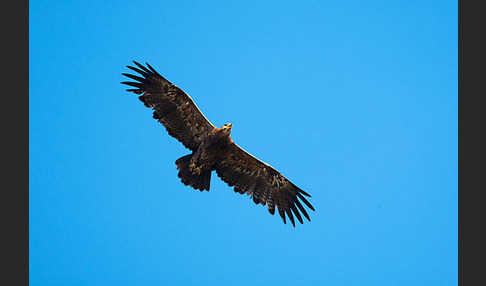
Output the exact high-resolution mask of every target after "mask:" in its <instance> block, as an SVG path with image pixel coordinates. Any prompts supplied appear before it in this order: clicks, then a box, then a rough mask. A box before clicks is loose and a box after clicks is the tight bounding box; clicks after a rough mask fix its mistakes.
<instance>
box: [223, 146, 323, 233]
mask: <svg viewBox="0 0 486 286" xmlns="http://www.w3.org/2000/svg"><path fill="white" fill-rule="evenodd" d="M221 156H222V159H221V160H220V161H219V162H218V163H217V164H216V167H215V169H216V173H217V175H218V176H219V177H220V178H221V179H222V180H223V181H224V182H226V183H227V184H228V185H229V186H235V192H238V193H242V192H245V191H246V192H249V193H250V194H251V195H252V199H253V201H254V202H255V203H256V204H262V205H265V204H267V205H268V211H269V212H270V213H271V214H274V213H275V207H277V209H278V213H279V215H280V217H281V218H282V220H283V222H284V223H286V215H287V217H288V218H289V220H290V222H291V223H292V225H294V226H295V219H294V215H295V216H296V217H297V219H298V220H299V222H300V223H303V220H302V217H301V215H300V213H299V210H300V212H302V214H303V215H304V216H305V217H306V218H307V219H308V220H309V221H310V218H309V215H308V213H307V211H306V210H305V209H304V207H303V206H302V204H301V203H300V202H299V199H300V200H301V201H302V202H304V204H305V205H306V206H307V207H309V208H310V209H311V210H315V209H314V207H313V206H312V205H311V204H310V203H309V201H308V200H307V199H306V198H305V197H304V196H303V195H306V196H309V197H310V195H309V194H307V193H305V192H304V191H302V190H301V189H299V188H298V187H296V186H295V185H294V184H293V183H292V182H290V181H289V180H288V179H287V178H285V177H284V176H283V175H282V174H281V173H279V172H278V171H276V170H275V169H274V168H272V167H271V166H270V165H268V164H266V163H264V162H262V161H260V160H258V159H257V158H255V157H253V156H252V155H250V154H249V153H247V152H246V151H245V150H243V149H242V148H241V147H239V146H238V145H236V144H234V143H231V144H230V146H229V147H228V148H227V149H225V150H224V152H223V154H222V155H221ZM302 194H303V195H302ZM296 206H297V207H296Z"/></svg>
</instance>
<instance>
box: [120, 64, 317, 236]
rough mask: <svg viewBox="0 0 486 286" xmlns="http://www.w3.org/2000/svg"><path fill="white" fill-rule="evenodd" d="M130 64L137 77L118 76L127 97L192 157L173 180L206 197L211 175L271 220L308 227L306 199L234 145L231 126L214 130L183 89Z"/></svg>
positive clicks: (180, 162)
mask: <svg viewBox="0 0 486 286" xmlns="http://www.w3.org/2000/svg"><path fill="white" fill-rule="evenodd" d="M133 63H134V64H135V66H136V67H134V66H127V68H129V69H130V70H132V71H134V72H136V73H137V74H138V75H134V74H129V73H122V75H123V76H126V77H128V78H130V79H132V80H134V81H123V82H121V83H122V84H125V85H128V86H130V88H129V89H127V91H128V92H132V93H135V94H137V95H139V97H138V98H139V99H140V101H142V102H143V104H144V105H145V106H146V107H148V108H151V109H153V118H154V119H156V120H157V121H158V122H160V123H161V124H162V125H163V126H164V127H165V129H166V130H167V132H168V133H169V135H170V136H172V137H174V138H176V139H177V140H178V141H180V142H181V143H182V144H183V145H184V146H185V147H186V148H187V149H189V150H190V151H191V154H188V155H185V156H183V157H181V158H179V159H177V160H176V161H175V164H176V166H177V170H178V177H179V178H180V180H181V181H182V183H183V184H184V185H189V186H191V187H192V188H194V189H196V190H200V191H204V190H206V191H209V188H210V181H211V173H212V171H215V172H216V174H217V176H218V177H220V178H221V179H222V180H223V181H224V182H225V183H227V184H228V185H229V186H230V187H234V191H235V192H236V193H239V194H247V195H249V196H250V197H251V199H252V200H253V202H255V204H257V205H258V204H261V205H263V206H265V205H267V206H268V211H269V212H270V214H272V215H273V214H275V208H277V209H278V213H279V215H280V217H281V218H282V220H283V223H284V224H286V216H287V217H288V218H289V220H290V221H291V222H292V225H293V226H294V227H295V220H294V216H295V217H296V218H297V220H298V221H299V222H300V223H301V224H303V220H302V216H301V213H302V214H303V215H304V217H305V218H306V219H307V220H308V221H310V218H309V214H308V213H307V211H306V209H305V208H304V206H303V205H302V203H304V204H305V205H306V206H307V207H308V208H309V209H311V210H313V211H314V210H315V209H314V207H313V206H312V205H311V203H309V201H308V200H307V199H306V198H305V197H311V195H309V194H308V193H306V192H304V191H303V190H301V189H300V188H299V187H297V186H296V185H294V184H293V183H292V182H291V181H289V180H288V179H287V178H286V177H285V176H283V175H282V174H281V173H280V172H278V171H277V170H275V169H274V168H273V167H272V166H270V165H269V164H267V163H265V162H263V161H261V160H259V159H257V158H255V157H254V156H253V155H251V154H250V153H248V152H246V151H245V150H244V149H243V148H241V147H240V146H238V145H237V144H236V143H235V142H233V140H232V139H231V136H230V135H231V128H232V124H231V123H227V124H224V125H223V126H222V127H216V126H214V125H213V124H211V122H209V120H208V119H207V118H206V117H205V116H204V114H203V113H202V112H201V111H200V110H199V108H198V107H197V106H196V104H195V103H194V101H193V100H192V98H191V97H190V96H189V95H188V94H187V93H185V92H184V91H183V90H182V89H180V88H179V87H177V86H176V85H174V84H173V83H171V82H170V81H168V80H167V79H165V78H164V77H163V76H161V75H160V74H159V73H158V72H157V71H156V70H155V69H154V68H153V67H152V66H150V65H149V64H148V63H145V65H146V66H143V65H142V64H140V63H138V62H136V61H133ZM301 202H302V203H301Z"/></svg>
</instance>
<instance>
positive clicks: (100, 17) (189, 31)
mask: <svg viewBox="0 0 486 286" xmlns="http://www.w3.org/2000/svg"><path fill="white" fill-rule="evenodd" d="M263 2H264V3H263ZM29 9H30V12H29V13H30V27H29V36H30V53H29V54H30V63H29V66H30V78H29V80H30V82H29V89H30V104H29V123H30V129H29V135H30V145H29V151H30V167H29V171H30V180H29V184H30V218H29V219H30V226H29V227H30V242H29V245H30V261H29V263H30V283H31V285H33V286H37V285H139V284H149V285H253V286H256V285H407V286H408V285H456V284H457V3H456V1H301V2H299V3H298V4H297V2H295V1H237V2H236V1H235V2H232V1H136V2H133V1H107V2H100V1H40V0H37V1H31V2H30V8H29ZM131 60H138V61H141V62H145V61H148V62H149V63H150V64H151V65H152V66H154V67H155V68H156V69H157V70H158V71H159V72H160V73H161V74H163V75H164V76H165V77H167V78H168V79H169V80H171V81H172V82H173V83H175V84H176V85H178V86H180V87H181V88H183V89H184V90H185V91H186V92H188V93H189V94H190V95H191V96H192V97H193V98H194V100H195V101H196V103H197V104H198V106H199V107H200V108H201V110H202V111H203V112H204V114H205V115H206V116H207V117H208V118H209V120H211V121H212V122H213V123H214V124H215V125H218V126H220V125H222V124H224V123H227V122H232V123H233V132H232V137H233V139H234V140H235V141H236V142H237V143H238V144H239V145H240V146H242V147H244V148H245V149H246V150H248V151H249V152H250V153H252V154H253V155H255V156H257V157H258V158H260V159H262V160H264V161H266V162H268V163H269V164H271V165H272V166H274V167H275V168H277V169H278V170H279V171H281V172H282V173H283V174H284V175H286V176H287V177H288V178H289V179H290V180H292V181H293V182H294V183H295V184H296V185H298V186H299V187H301V188H302V189H303V190H305V191H306V192H308V193H310V194H311V195H312V198H311V202H312V204H313V205H314V206H315V208H316V211H315V212H311V213H310V216H311V219H312V221H311V222H310V223H305V224H304V225H300V224H298V225H297V227H296V228H293V227H292V226H291V225H289V224H287V225H284V224H283V223H282V222H281V220H280V218H279V217H278V216H271V215H270V214H269V213H268V211H267V209H266V208H264V207H262V206H256V205H255V204H254V203H253V202H252V201H250V199H249V198H248V197H246V196H241V195H239V194H236V193H234V192H233V190H232V189H231V188H230V187H228V186H226V185H225V184H224V183H223V182H221V181H220V180H219V178H217V177H216V176H214V175H213V179H212V182H211V191H210V192H209V193H208V192H204V193H200V192H199V191H194V190H192V189H190V188H189V187H186V186H184V185H183V184H181V183H180V181H179V178H177V170H176V168H175V164H174V161H175V160H176V159H177V158H179V157H181V156H183V155H185V154H188V153H189V151H188V150H186V149H184V147H183V146H182V145H181V144H180V143H178V142H177V141H176V140H175V139H174V138H172V137H169V135H168V134H167V133H166V132H165V130H164V129H163V127H162V126H160V125H159V124H158V123H157V122H156V121H155V120H153V119H152V116H151V111H150V110H149V109H147V108H145V107H144V106H143V104H142V103H141V102H139V101H138V100H137V98H136V97H135V96H134V95H130V94H128V93H127V92H125V87H123V86H122V85H121V84H120V83H119V82H120V81H122V80H124V79H123V76H122V75H121V73H122V72H127V69H126V68H125V66H126V65H128V64H130V61H131Z"/></svg>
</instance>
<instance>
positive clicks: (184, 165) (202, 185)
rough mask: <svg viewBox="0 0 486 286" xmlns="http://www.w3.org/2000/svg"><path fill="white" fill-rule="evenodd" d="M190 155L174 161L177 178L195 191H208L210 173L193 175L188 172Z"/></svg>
mask: <svg viewBox="0 0 486 286" xmlns="http://www.w3.org/2000/svg"><path fill="white" fill-rule="evenodd" d="M191 157H192V154H189V155H186V156H183V157H181V158H179V159H177V160H176V161H175V163H176V165H177V169H178V170H179V174H177V176H178V177H179V178H181V181H182V183H184V185H189V186H191V187H193V188H194V189H196V190H200V191H204V190H207V191H209V183H210V182H211V171H210V170H209V171H205V172H201V174H199V175H197V174H193V173H192V172H191V171H190V170H189V163H190V161H191Z"/></svg>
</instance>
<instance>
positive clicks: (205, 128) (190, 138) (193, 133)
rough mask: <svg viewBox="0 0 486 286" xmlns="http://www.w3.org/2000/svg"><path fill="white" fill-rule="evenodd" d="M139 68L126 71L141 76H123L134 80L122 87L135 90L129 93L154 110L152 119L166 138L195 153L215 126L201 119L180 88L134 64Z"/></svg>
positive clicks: (152, 69) (152, 70)
mask: <svg viewBox="0 0 486 286" xmlns="http://www.w3.org/2000/svg"><path fill="white" fill-rule="evenodd" d="M134 64H135V65H136V66H137V67H138V68H136V67H132V66H128V68H129V69H131V70H133V71H135V72H137V73H139V74H140V75H142V76H143V77H139V76H136V75H131V74H127V73H123V75H124V76H126V77H128V78H130V79H133V80H135V82H131V81H128V82H127V81H125V82H122V83H123V84H126V85H129V86H133V87H136V88H138V89H130V91H131V92H134V93H136V94H142V96H141V97H140V100H141V101H143V102H144V104H145V106H147V107H149V108H153V109H154V118H156V119H157V120H158V121H159V122H160V123H162V124H163V125H164V126H165V128H166V129H167V132H168V133H169V135H171V136H173V137H175V138H176V139H177V140H179V141H180V142H181V143H182V144H183V145H184V146H185V147H186V148H188V149H190V150H192V151H196V150H197V147H198V146H199V144H201V142H202V140H203V139H204V137H205V136H206V135H207V133H208V132H209V131H211V130H212V129H213V128H214V126H213V125H212V124H211V123H210V122H209V121H208V120H207V119H206V117H204V115H203V114H202V113H201V111H200V110H199V108H198V107H197V106H196V104H195V103H194V101H193V100H192V98H191V97H190V96H189V95H187V94H186V93H185V92H184V91H182V90H181V89H180V88H178V87H177V86H175V85H174V84H172V83H171V82H169V81H168V80H166V79H165V78H163V77H162V76H161V75H160V74H159V73H158V72H156V71H155V69H154V68H153V67H152V66H150V65H147V66H148V68H146V67H144V66H143V65H141V64H139V63H138V62H136V61H134Z"/></svg>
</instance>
